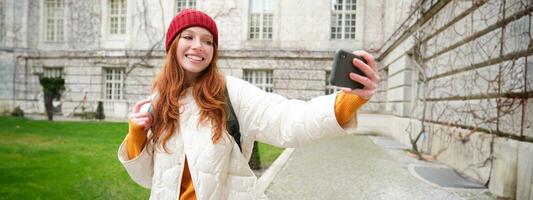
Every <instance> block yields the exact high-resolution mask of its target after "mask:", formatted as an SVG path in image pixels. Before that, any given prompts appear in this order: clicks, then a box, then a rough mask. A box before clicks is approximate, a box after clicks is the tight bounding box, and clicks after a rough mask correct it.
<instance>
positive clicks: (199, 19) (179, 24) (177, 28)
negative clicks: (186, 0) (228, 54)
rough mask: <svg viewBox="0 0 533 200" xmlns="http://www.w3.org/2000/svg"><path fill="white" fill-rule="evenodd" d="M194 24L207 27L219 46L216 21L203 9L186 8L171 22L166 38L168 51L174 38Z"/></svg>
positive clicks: (216, 45)
mask: <svg viewBox="0 0 533 200" xmlns="http://www.w3.org/2000/svg"><path fill="white" fill-rule="evenodd" d="M192 26H200V27H202V28H205V29H207V30H208V31H209V32H210V33H211V34H212V35H213V39H214V40H215V41H214V44H215V49H216V48H217V47H218V29H217V25H216V24H215V21H213V19H212V18H211V17H209V16H208V15H207V14H205V13H203V12H201V11H197V10H192V9H184V10H182V11H181V12H179V13H178V14H177V15H176V16H175V17H174V19H172V22H170V25H169V26H168V30H167V39H166V50H167V52H168V50H169V49H170V45H171V44H172V41H174V38H176V36H177V35H178V34H179V33H180V32H181V31H183V29H186V28H189V27H192Z"/></svg>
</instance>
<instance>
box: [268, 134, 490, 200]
mask: <svg viewBox="0 0 533 200" xmlns="http://www.w3.org/2000/svg"><path fill="white" fill-rule="evenodd" d="M410 164H421V165H436V164H435V163H429V162H426V161H419V160H417V159H415V158H412V157H409V156H407V155H406V154H405V152H404V151H402V150H393V149H384V148H382V147H380V146H377V145H375V144H374V143H372V141H371V140H370V139H369V136H365V135H347V136H344V137H341V138H335V139H331V140H325V141H321V142H319V143H316V144H312V145H308V146H305V147H300V148H297V149H295V150H294V152H293V153H292V154H290V157H288V159H287V161H286V162H285V163H284V164H283V165H282V167H280V170H279V172H277V173H276V174H275V175H274V176H273V179H272V182H270V183H269V184H268V185H267V186H266V191H265V193H266V194H267V196H268V197H269V199H271V200H278V199H280V200H281V199H283V200H290V199H394V200H396V199H409V200H411V199H424V200H425V199H494V198H493V197H491V196H490V194H489V193H488V192H487V189H476V190H473V189H470V190H467V189H444V188H439V187H436V186H432V185H430V184H427V183H425V182H423V181H421V180H420V179H417V178H415V177H414V176H413V175H411V174H410V172H409V171H408V165H410ZM267 173H268V172H267ZM262 178H263V177H262Z"/></svg>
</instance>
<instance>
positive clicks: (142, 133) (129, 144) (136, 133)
mask: <svg viewBox="0 0 533 200" xmlns="http://www.w3.org/2000/svg"><path fill="white" fill-rule="evenodd" d="M128 125H129V131H128V135H126V139H125V144H124V145H125V146H126V151H127V152H128V158H129V159H133V158H135V157H137V156H138V155H139V154H141V151H142V150H143V148H144V145H145V144H146V133H147V131H146V130H144V127H143V126H139V125H137V124H136V123H135V122H132V121H131V120H128Z"/></svg>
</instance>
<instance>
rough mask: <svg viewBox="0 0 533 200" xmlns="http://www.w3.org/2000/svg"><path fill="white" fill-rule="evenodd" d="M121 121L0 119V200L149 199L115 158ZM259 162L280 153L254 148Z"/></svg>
mask: <svg viewBox="0 0 533 200" xmlns="http://www.w3.org/2000/svg"><path fill="white" fill-rule="evenodd" d="M126 131H127V124H126V123H111V122H48V121H38V120H28V119H21V118H12V117H0V171H1V173H0V199H148V196H149V193H150V191H149V190H148V189H144V188H142V187H140V186H138V185H137V184H135V183H134V182H133V181H132V180H131V179H130V178H129V176H128V175H127V173H126V171H125V170H124V168H123V167H122V165H121V164H120V163H119V162H118V160H117V156H116V155H117V148H118V145H119V144H120V142H121V141H122V140H123V138H124V136H125V133H126ZM259 151H260V154H261V155H260V156H261V157H262V159H261V161H262V162H263V164H265V165H269V163H272V162H273V161H274V160H275V158H276V157H277V156H278V155H279V154H280V153H281V151H282V149H279V148H275V147H272V146H270V145H266V144H259Z"/></svg>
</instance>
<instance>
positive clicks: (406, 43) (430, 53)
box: [373, 0, 533, 199]
mask: <svg viewBox="0 0 533 200" xmlns="http://www.w3.org/2000/svg"><path fill="white" fill-rule="evenodd" d="M406 6H407V7H409V6H410V7H412V8H414V9H413V10H412V11H411V12H410V14H407V15H403V16H399V17H398V16H395V15H397V14H398V13H395V12H394V11H395V10H399V9H401V8H402V7H406ZM385 7H386V8H385V9H386V10H387V11H386V12H385V18H386V19H387V20H389V19H390V18H396V19H400V20H401V22H399V23H397V24H396V25H395V26H394V28H393V30H392V31H391V30H386V31H385V32H386V35H385V38H386V40H385V42H384V44H383V46H381V47H380V49H379V52H378V60H379V61H380V64H381V67H380V74H381V77H383V80H382V84H381V87H382V88H381V89H380V91H379V94H378V95H376V98H375V99H374V102H375V104H373V106H375V108H373V109H374V110H376V111H382V112H381V113H383V111H384V112H385V113H386V114H387V115H386V117H383V118H386V119H384V120H387V121H388V124H391V126H389V127H387V128H388V129H387V132H390V133H392V135H393V136H394V137H395V138H397V139H399V140H400V141H402V142H403V143H405V144H407V145H411V144H412V143H413V141H414V139H416V138H417V136H418V135H419V134H420V137H419V140H418V141H417V142H416V143H417V144H418V145H417V146H418V147H419V150H421V151H422V152H425V153H428V154H431V155H434V156H435V157H436V158H437V159H438V160H439V161H441V162H443V163H445V164H447V165H450V166H452V167H454V168H456V169H457V170H458V171H459V172H460V173H462V174H463V175H466V176H468V177H470V178H472V179H475V180H477V181H480V182H482V183H484V184H486V186H488V187H489V190H490V192H491V193H492V194H494V195H495V196H498V197H503V198H511V199H514V198H516V199H533V182H532V180H533V156H532V155H533V114H532V113H533V99H532V98H531V97H532V94H533V25H532V24H533V23H532V20H533V19H532V15H533V2H532V1H531V0H479V1H478V0H475V1H468V0H467V1H465V0H438V1H437V0H426V1H410V2H409V1H407V2H406V1H404V2H398V3H396V4H387V5H386V6H385ZM387 20H386V21H387ZM389 27H390V26H389Z"/></svg>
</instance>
